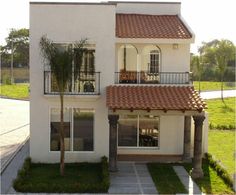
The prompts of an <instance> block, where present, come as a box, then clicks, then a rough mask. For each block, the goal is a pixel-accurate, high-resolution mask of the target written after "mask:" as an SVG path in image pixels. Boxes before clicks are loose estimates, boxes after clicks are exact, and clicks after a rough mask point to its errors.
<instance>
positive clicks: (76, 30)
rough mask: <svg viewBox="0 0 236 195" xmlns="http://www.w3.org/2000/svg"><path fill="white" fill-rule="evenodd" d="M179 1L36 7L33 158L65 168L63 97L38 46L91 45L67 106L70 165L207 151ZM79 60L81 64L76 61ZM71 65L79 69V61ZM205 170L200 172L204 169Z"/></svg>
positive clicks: (45, 4)
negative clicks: (61, 131)
mask: <svg viewBox="0 0 236 195" xmlns="http://www.w3.org/2000/svg"><path fill="white" fill-rule="evenodd" d="M180 9H181V4H180V3H176V2H175V3H173V2H155V3H154V2H152V3H150V2H149V3H145V2H106V3H63V2H60V3H56V2H53V3H51V2H31V3H30V66H31V67H30V91H31V94H30V124H31V127H30V131H31V137H30V156H31V158H32V160H33V161H34V162H49V163H55V162H59V159H60V158H59V157H60V152H59V150H60V148H59V121H60V99H59V96H58V92H57V89H56V86H55V81H54V78H53V73H52V72H51V70H50V65H45V62H44V61H43V59H42V56H41V54H40V48H39V41H40V38H41V37H42V36H43V35H47V37H48V38H49V39H51V40H52V41H53V42H54V43H55V44H58V47H61V48H62V49H63V47H64V46H65V45H67V44H76V41H79V40H81V39H83V38H87V40H88V41H87V44H86V46H85V47H86V52H84V54H83V64H82V66H81V69H80V71H79V77H78V78H77V79H72V81H71V82H70V83H68V87H67V90H66V94H65V101H64V106H65V110H64V120H65V150H66V152H65V162H79V161H89V162H96V161H99V160H100V158H101V156H104V155H105V156H107V157H109V162H110V169H111V170H116V162H117V160H135V161H138V160H142V161H179V160H188V159H190V158H191V157H194V159H195V160H194V163H195V165H196V167H195V168H196V169H200V168H199V167H198V166H199V163H200V164H201V160H200V157H201V155H202V153H203V152H206V151H207V126H208V124H207V116H206V113H205V108H206V105H205V103H204V102H203V101H202V100H201V98H200V97H199V95H198V93H197V92H196V91H195V90H194V88H193V86H192V82H191V73H190V44H191V43H193V42H194V33H193V32H192V30H191V29H190V27H189V26H188V25H187V24H186V22H185V21H184V19H183V18H182V17H181V10H180ZM74 60H76V59H74ZM73 63H75V62H73ZM198 172H199V170H198Z"/></svg>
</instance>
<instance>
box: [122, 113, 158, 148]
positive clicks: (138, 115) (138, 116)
mask: <svg viewBox="0 0 236 195" xmlns="http://www.w3.org/2000/svg"><path fill="white" fill-rule="evenodd" d="M140 115H143V114H137V115H135V116H137V130H136V132H137V146H119V145H118V143H119V141H118V133H119V128H118V127H117V148H118V149H132V150H135V149H139V150H142V149H144V150H145V149H160V132H161V130H160V123H161V122H160V121H161V120H160V119H161V117H160V115H155V116H157V117H158V118H159V123H158V132H159V136H158V146H139V118H140ZM149 115H150V114H149Z"/></svg>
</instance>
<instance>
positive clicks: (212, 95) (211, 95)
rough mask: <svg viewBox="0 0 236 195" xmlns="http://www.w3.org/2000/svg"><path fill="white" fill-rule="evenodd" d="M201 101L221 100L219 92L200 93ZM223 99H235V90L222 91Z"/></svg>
mask: <svg viewBox="0 0 236 195" xmlns="http://www.w3.org/2000/svg"><path fill="white" fill-rule="evenodd" d="M200 96H201V97H202V98H203V99H216V98H221V91H203V92H201V93H200ZM223 97H224V98H226V97H236V90H224V91H223Z"/></svg>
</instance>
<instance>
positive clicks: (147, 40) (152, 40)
mask: <svg viewBox="0 0 236 195" xmlns="http://www.w3.org/2000/svg"><path fill="white" fill-rule="evenodd" d="M194 39H195V38H194V36H192V38H190V39H164V38H120V37H116V40H115V41H116V43H150V44H153V43H157V44H160V43H161V44H174V43H177V44H190V43H194Z"/></svg>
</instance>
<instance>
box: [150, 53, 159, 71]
mask: <svg viewBox="0 0 236 195" xmlns="http://www.w3.org/2000/svg"><path fill="white" fill-rule="evenodd" d="M159 66H160V52H159V51H158V50H152V51H150V66H149V72H150V73H159Z"/></svg>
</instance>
